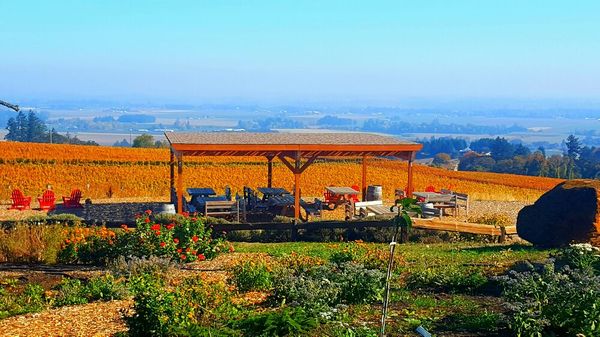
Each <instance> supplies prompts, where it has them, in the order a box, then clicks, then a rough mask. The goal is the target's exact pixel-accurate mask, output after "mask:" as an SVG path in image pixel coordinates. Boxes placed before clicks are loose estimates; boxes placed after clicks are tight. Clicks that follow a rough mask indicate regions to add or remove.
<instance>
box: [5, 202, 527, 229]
mask: <svg viewBox="0 0 600 337" xmlns="http://www.w3.org/2000/svg"><path fill="white" fill-rule="evenodd" d="M166 202H167V201H166V200H161V199H157V198H121V199H98V200H94V201H93V204H92V205H86V206H85V207H84V209H64V208H61V207H60V206H59V207H58V208H57V210H56V211H54V212H51V213H50V214H59V213H72V214H76V215H77V216H80V217H82V218H85V219H93V220H97V221H99V222H102V221H113V222H130V221H131V220H132V219H133V217H134V215H135V214H136V213H142V212H144V211H145V210H147V209H150V210H152V211H157V210H159V209H160V208H161V207H162V205H163V204H165V203H166ZM527 205H528V203H525V202H520V201H487V200H475V201H471V203H470V210H469V215H468V216H467V215H466V214H464V210H463V209H461V214H459V215H458V217H457V220H461V221H468V220H469V218H477V217H480V216H482V215H486V214H487V215H490V214H502V215H505V216H507V217H509V218H510V219H513V221H514V223H516V219H517V214H518V213H519V211H520V210H521V209H522V208H523V207H524V206H527ZM44 214H46V213H45V212H42V211H37V210H35V209H34V210H26V211H16V210H8V205H0V220H19V219H25V218H28V217H30V216H34V215H44ZM343 217H344V211H343V208H341V207H340V208H339V209H338V210H336V211H334V212H325V214H324V216H323V218H324V219H326V220H334V219H343Z"/></svg>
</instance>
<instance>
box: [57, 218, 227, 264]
mask: <svg viewBox="0 0 600 337" xmlns="http://www.w3.org/2000/svg"><path fill="white" fill-rule="evenodd" d="M151 214H152V212H151V211H146V212H145V213H144V214H143V215H139V216H137V217H136V228H135V229H131V228H128V227H127V226H126V225H123V226H121V227H122V231H120V232H116V231H113V230H110V229H107V228H106V227H92V228H81V227H74V228H72V229H68V230H67V231H70V233H68V235H67V237H68V238H67V239H66V240H65V242H64V246H63V248H62V250H61V252H60V253H59V261H61V262H66V263H77V262H79V263H106V262H107V261H108V260H113V259H115V258H117V257H118V256H127V257H133V256H135V257H149V256H164V257H168V258H171V259H173V260H174V261H180V262H192V261H196V260H199V261H203V260H206V259H211V258H213V257H215V256H216V255H217V254H218V253H219V252H221V251H223V250H225V249H228V248H226V246H225V244H224V242H223V240H221V239H213V238H212V237H211V234H212V230H211V229H210V228H207V227H205V226H204V224H203V223H202V221H201V220H200V219H199V218H196V217H190V216H185V217H184V218H183V220H181V221H178V222H177V223H175V222H172V223H167V224H159V223H155V222H154V221H153V220H152V218H151ZM229 249H230V248H229Z"/></svg>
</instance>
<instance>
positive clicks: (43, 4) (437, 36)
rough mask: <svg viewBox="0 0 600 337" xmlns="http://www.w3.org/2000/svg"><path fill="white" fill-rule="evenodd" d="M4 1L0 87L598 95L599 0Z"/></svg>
mask: <svg viewBox="0 0 600 337" xmlns="http://www.w3.org/2000/svg"><path fill="white" fill-rule="evenodd" d="M0 13H2V16H1V19H0V79H1V80H0V99H2V98H5V99H9V98H11V99H17V100H23V99H28V98H47V99H81V98H100V99H124V100H129V99H133V100H138V99H142V100H144V99H150V100H152V101H154V102H161V101H162V100H164V101H170V102H174V101H179V102H203V101H211V102H216V101H219V100H231V99H233V100H235V99H240V100H244V99H245V100H250V101H252V100H257V101H302V100H313V101H320V100H321V101H336V100H339V101H350V100H357V101H361V100H370V101H379V102H393V101H397V100H399V99H401V98H405V97H423V98H470V97H474V98H481V97H499V98H583V99H590V98H598V97H599V96H600V1H598V0H590V1H584V0H581V1H577V0H573V1H566V0H560V1H554V0H540V1H535V0H499V1H492V0H473V1H466V0H440V1H431V0H419V1H417V0H410V1H401V0H397V1H349V0H343V1H325V0H320V1H317V0H315V1H299V0H289V1H285V0H279V1H275V0H273V1H248V0H246V1H244V0H240V1H217V0H212V1H126V0H115V1H109V0H103V1H100V0H98V1H84V0H81V1H61V0H52V1H27V0H0Z"/></svg>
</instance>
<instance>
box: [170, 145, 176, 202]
mask: <svg viewBox="0 0 600 337" xmlns="http://www.w3.org/2000/svg"><path fill="white" fill-rule="evenodd" d="M170 152H171V155H170V160H169V173H170V179H169V200H170V201H171V202H172V203H174V202H175V200H176V198H175V194H176V193H175V153H173V149H171V151H170Z"/></svg>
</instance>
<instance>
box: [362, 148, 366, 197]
mask: <svg viewBox="0 0 600 337" xmlns="http://www.w3.org/2000/svg"><path fill="white" fill-rule="evenodd" d="M361 184H362V186H361V189H362V201H367V156H363V159H362V183H361Z"/></svg>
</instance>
